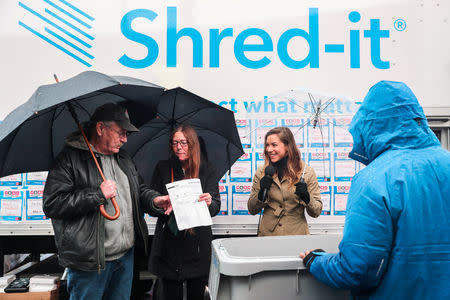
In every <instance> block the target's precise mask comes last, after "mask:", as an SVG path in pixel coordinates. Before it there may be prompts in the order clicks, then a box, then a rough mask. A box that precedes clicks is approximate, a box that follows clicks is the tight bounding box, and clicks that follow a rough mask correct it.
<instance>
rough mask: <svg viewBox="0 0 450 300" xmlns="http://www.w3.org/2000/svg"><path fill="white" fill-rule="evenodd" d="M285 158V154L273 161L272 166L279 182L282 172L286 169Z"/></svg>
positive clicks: (286, 158)
mask: <svg viewBox="0 0 450 300" xmlns="http://www.w3.org/2000/svg"><path fill="white" fill-rule="evenodd" d="M287 160H288V157H287V156H285V157H283V158H282V159H280V160H279V161H277V162H274V163H273V166H274V167H275V169H276V170H277V175H278V180H279V181H280V182H281V180H282V179H283V176H284V172H285V171H286V169H287Z"/></svg>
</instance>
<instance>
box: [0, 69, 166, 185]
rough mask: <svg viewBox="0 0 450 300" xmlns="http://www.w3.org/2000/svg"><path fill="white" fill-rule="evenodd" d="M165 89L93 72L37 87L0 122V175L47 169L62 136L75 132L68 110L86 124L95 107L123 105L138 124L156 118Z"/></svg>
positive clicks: (57, 150) (75, 125)
mask: <svg viewBox="0 0 450 300" xmlns="http://www.w3.org/2000/svg"><path fill="white" fill-rule="evenodd" d="M163 90H164V89H163V88H162V87H160V86H157V85H154V84H152V83H149V82H145V81H142V80H139V79H135V78H131V77H124V76H108V75H105V74H102V73H98V72H93V71H87V72H83V73H80V74H78V75H77V76H75V77H73V78H70V79H68V80H65V81H61V82H59V83H55V84H50V85H43V86H41V87H39V88H38V89H37V90H36V91H35V92H34V94H33V95H32V96H31V98H30V99H29V100H28V101H27V102H26V103H24V104H23V105H21V106H19V107H18V108H16V109H15V110H14V111H12V112H11V113H10V114H9V115H8V116H7V117H6V118H5V120H3V122H2V123H1V124H0V177H3V176H7V175H11V174H17V173H25V172H35V171H46V170H49V168H50V166H51V164H52V161H53V159H54V158H55V157H56V156H57V155H58V153H59V152H60V151H61V150H62V148H63V146H64V138H65V137H66V136H67V135H69V134H70V133H71V132H74V131H75V130H77V124H76V122H75V120H74V118H73V116H72V114H71V112H70V111H69V106H71V107H72V108H73V111H74V112H75V114H76V116H77V118H78V119H79V121H80V122H84V121H87V120H89V118H90V116H91V115H92V113H93V112H94V110H95V109H96V108H97V107H98V106H100V105H102V104H105V103H108V102H114V103H121V104H123V105H124V106H125V107H126V108H127V109H128V113H129V115H130V119H131V121H132V122H133V124H135V125H136V126H140V125H142V124H144V123H145V122H147V121H148V120H150V119H151V118H152V117H154V116H155V112H156V107H157V103H158V101H159V98H160V96H161V94H162V92H163Z"/></svg>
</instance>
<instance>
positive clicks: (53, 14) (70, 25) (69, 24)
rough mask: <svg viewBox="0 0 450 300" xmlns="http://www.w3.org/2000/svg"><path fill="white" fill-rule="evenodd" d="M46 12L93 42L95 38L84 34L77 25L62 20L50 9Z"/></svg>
mask: <svg viewBox="0 0 450 300" xmlns="http://www.w3.org/2000/svg"><path fill="white" fill-rule="evenodd" d="M45 12H46V13H48V14H49V15H51V16H53V17H54V18H56V19H58V20H60V21H61V22H63V23H64V24H66V25H67V26H69V27H71V28H73V29H74V30H76V31H78V32H79V33H81V34H82V35H84V36H85V37H87V38H88V39H90V40H93V39H94V37H93V36H92V35H89V34H87V33H86V32H84V31H83V30H81V29H80V28H78V27H76V26H75V25H73V24H71V23H69V22H67V21H66V20H64V19H63V18H61V17H60V16H58V15H57V14H55V13H54V12H52V11H51V10H49V9H47V8H46V9H45Z"/></svg>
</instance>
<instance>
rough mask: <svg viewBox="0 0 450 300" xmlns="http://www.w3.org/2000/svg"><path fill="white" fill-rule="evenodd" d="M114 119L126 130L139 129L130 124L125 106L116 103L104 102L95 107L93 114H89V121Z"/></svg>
mask: <svg viewBox="0 0 450 300" xmlns="http://www.w3.org/2000/svg"><path fill="white" fill-rule="evenodd" d="M107 121H114V122H116V123H117V125H119V126H120V127H122V128H123V129H125V130H126V131H130V132H131V131H139V129H137V128H136V127H135V126H134V125H133V124H131V121H130V117H129V116H128V112H127V110H126V109H125V107H122V106H121V105H119V104H116V103H106V104H103V105H102V106H99V107H97V109H96V110H95V112H94V114H93V115H92V116H91V119H90V122H92V123H96V122H107Z"/></svg>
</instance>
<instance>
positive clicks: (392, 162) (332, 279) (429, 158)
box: [300, 81, 450, 300]
mask: <svg viewBox="0 0 450 300" xmlns="http://www.w3.org/2000/svg"><path fill="white" fill-rule="evenodd" d="M349 130H350V133H351V134H352V136H353V141H354V146H353V149H352V151H351V152H350V155H349V156H350V157H351V158H352V159H355V160H357V161H359V162H362V163H363V164H365V165H367V167H365V168H364V169H363V170H361V171H360V172H359V173H358V174H357V175H356V176H355V177H354V178H353V182H352V186H351V189H350V194H349V196H348V201H347V215H346V219H345V226H344V233H343V238H342V241H341V243H340V245H339V253H337V254H329V253H324V252H321V250H320V249H316V250H313V251H311V252H310V251H306V252H304V253H301V254H300V257H301V258H303V262H304V263H305V266H306V267H307V268H308V269H309V271H310V272H311V273H312V274H313V276H314V277H316V278H317V279H318V280H320V281H322V282H324V283H325V284H327V285H329V286H332V287H335V288H344V289H350V290H351V292H352V296H353V298H354V299H383V300H384V299H396V300H401V299H408V300H410V299H421V300H422V299H450V153H449V152H448V151H447V150H445V149H443V148H442V147H441V145H440V143H439V141H438V139H437V138H436V136H435V135H434V133H433V132H432V131H431V130H430V128H429V127H428V123H427V120H426V118H425V115H424V113H423V110H422V107H421V106H420V105H419V103H418V101H417V99H416V97H415V96H414V94H413V93H412V91H411V90H410V89H409V88H408V87H407V86H406V85H405V84H404V83H401V82H390V81H381V82H379V83H377V84H376V85H374V86H373V87H372V88H371V89H370V91H369V93H368V94H367V96H366V97H365V99H364V102H363V103H362V105H361V107H360V109H359V110H358V112H357V113H356V114H355V116H354V118H353V120H352V123H351V124H350V129H349Z"/></svg>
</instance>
